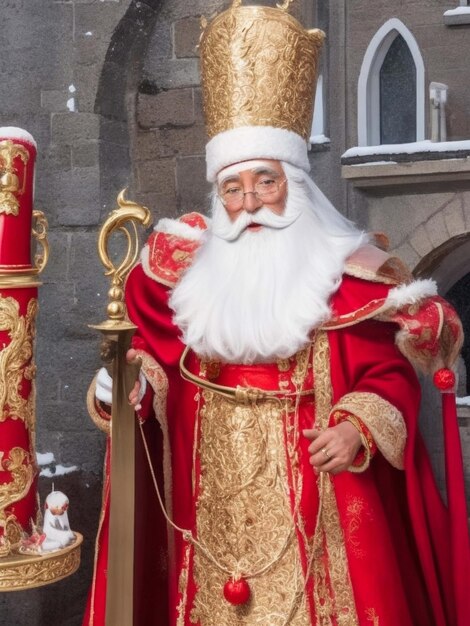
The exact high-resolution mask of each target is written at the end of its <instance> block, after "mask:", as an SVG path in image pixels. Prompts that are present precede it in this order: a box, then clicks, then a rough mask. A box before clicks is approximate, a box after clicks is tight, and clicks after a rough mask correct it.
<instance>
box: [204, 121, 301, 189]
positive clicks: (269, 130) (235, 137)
mask: <svg viewBox="0 0 470 626" xmlns="http://www.w3.org/2000/svg"><path fill="white" fill-rule="evenodd" d="M251 159H275V160H276V161H286V162H287V163H291V164H292V165H295V166H297V167H300V168H301V169H303V170H305V171H306V172H309V171H310V163H309V160H308V150H307V142H306V141H305V139H302V137H301V136H300V135H298V134H297V133H294V132H293V131H291V130H286V129H284V128H273V127H272V126H241V127H240V128H231V129H230V130H226V131H224V132H222V133H219V134H218V135H216V136H215V137H213V138H212V139H211V140H210V141H209V143H208V144H207V145H206V164H207V180H208V181H209V182H210V183H213V182H215V180H216V177H217V173H218V172H220V170H221V169H223V168H224V167H227V165H232V164H233V163H240V162H241V161H249V160H251Z"/></svg>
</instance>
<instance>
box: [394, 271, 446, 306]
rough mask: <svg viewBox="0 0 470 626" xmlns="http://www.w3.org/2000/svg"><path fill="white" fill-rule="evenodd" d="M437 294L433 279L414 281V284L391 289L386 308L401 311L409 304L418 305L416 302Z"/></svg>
mask: <svg viewBox="0 0 470 626" xmlns="http://www.w3.org/2000/svg"><path fill="white" fill-rule="evenodd" d="M436 294H437V285H436V283H435V282H434V281H433V280H432V279H431V278H427V279H426V280H414V281H413V282H412V283H409V284H406V285H400V286H399V287H394V288H393V289H390V291H389V292H388V296H387V299H386V301H385V308H387V309H388V308H396V309H399V308H401V307H403V306H406V305H408V304H416V302H419V301H420V300H423V299H424V298H428V297H430V296H435V295H436Z"/></svg>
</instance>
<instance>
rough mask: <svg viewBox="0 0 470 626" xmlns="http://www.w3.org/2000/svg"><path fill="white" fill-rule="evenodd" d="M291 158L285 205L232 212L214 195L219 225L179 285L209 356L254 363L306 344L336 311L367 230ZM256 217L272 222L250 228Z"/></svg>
mask: <svg viewBox="0 0 470 626" xmlns="http://www.w3.org/2000/svg"><path fill="white" fill-rule="evenodd" d="M282 165H283V168H284V172H285V174H286V177H287V180H288V197H287V202H286V208H285V211H284V213H283V215H282V216H278V215H275V214H273V213H272V212H271V211H270V210H269V209H266V208H262V209H260V210H258V211H256V212H255V213H254V214H248V213H245V212H244V213H243V214H242V215H240V216H239V217H238V218H237V219H236V221H235V222H231V221H230V220H229V218H228V216H227V214H226V211H225V209H224V207H223V205H222V203H221V202H220V200H219V198H218V197H217V196H215V197H214V201H213V222H212V228H211V229H210V230H209V231H208V232H207V234H206V235H205V239H204V240H203V244H202V246H201V248H200V249H199V251H198V253H197V256H196V259H195V261H194V263H193V265H192V266H191V267H190V268H189V269H188V271H187V272H186V273H185V275H184V276H183V278H182V279H181V281H180V282H179V283H178V284H177V285H176V287H175V288H174V289H173V292H172V295H171V298H170V306H171V308H172V309H173V310H174V311H175V315H174V318H173V319H174V322H175V323H176V324H177V326H178V327H179V328H180V329H181V330H182V333H183V341H184V343H185V344H186V345H188V346H190V347H191V348H192V349H193V350H194V351H195V352H196V353H197V354H199V355H201V356H204V357H209V358H217V359H220V360H222V361H225V362H230V363H246V364H250V363H255V362H269V361H273V360H276V359H277V358H286V357H288V356H291V355H292V354H294V353H295V352H297V351H298V350H300V349H301V348H303V347H304V346H305V345H306V344H307V343H308V341H309V339H310V337H311V332H312V330H313V329H314V328H315V327H317V326H318V325H319V324H321V323H322V322H324V321H325V320H327V319H328V317H329V316H330V307H329V302H328V301H329V298H330V296H331V295H332V294H333V293H334V292H335V291H336V289H337V288H338V286H339V283H340V281H341V275H342V272H343V267H344V261H345V259H346V258H347V257H348V256H349V255H350V254H351V253H352V252H353V251H354V250H356V249H357V248H358V247H359V246H360V245H361V243H363V242H364V240H365V236H364V235H363V233H361V232H359V231H358V230H356V229H355V228H354V227H353V226H352V224H351V223H350V222H348V221H347V220H346V219H345V218H344V217H343V216H341V215H340V214H339V213H338V212H337V211H336V209H334V207H333V206H332V205H331V204H330V203H329V201H328V200H327V199H326V198H325V196H323V194H322V193H321V192H320V190H319V189H318V187H316V185H314V183H313V182H312V181H311V180H310V178H309V177H308V176H307V175H306V174H305V173H304V172H303V171H302V170H299V169H298V168H295V167H293V166H291V165H289V164H286V163H283V164H282ZM251 222H254V223H262V224H264V226H263V227H262V228H261V230H259V231H256V232H254V231H250V230H245V227H246V225H247V224H249V223H251ZM240 230H241V231H242V232H241V234H240Z"/></svg>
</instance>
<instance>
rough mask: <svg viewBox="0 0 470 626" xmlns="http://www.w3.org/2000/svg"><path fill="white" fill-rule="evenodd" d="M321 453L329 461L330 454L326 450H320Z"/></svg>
mask: <svg viewBox="0 0 470 626" xmlns="http://www.w3.org/2000/svg"><path fill="white" fill-rule="evenodd" d="M321 451H322V452H323V454H324V455H325V456H326V458H327V459H330V458H331V457H330V453H329V452H328V450H327V449H326V448H322V449H321Z"/></svg>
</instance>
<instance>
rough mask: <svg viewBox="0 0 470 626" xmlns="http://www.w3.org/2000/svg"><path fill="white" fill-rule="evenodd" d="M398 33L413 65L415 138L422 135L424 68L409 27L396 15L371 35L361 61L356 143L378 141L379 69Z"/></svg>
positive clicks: (423, 127) (418, 139) (363, 144)
mask: <svg viewBox="0 0 470 626" xmlns="http://www.w3.org/2000/svg"><path fill="white" fill-rule="evenodd" d="M397 35H401V36H402V37H403V39H404V40H405V42H406V44H407V45H408V48H409V50H410V52H411V55H412V57H413V61H414V64H415V67H416V141H423V140H424V139H425V135H424V132H425V130H424V129H425V104H426V101H425V70H424V62H423V57H422V56H421V52H420V49H419V46H418V43H417V41H416V39H415V38H414V36H413V34H412V33H411V31H410V30H409V29H408V28H407V27H406V26H405V25H404V24H403V22H401V21H400V20H399V19H397V18H396V17H394V18H391V19H389V20H388V21H387V22H385V24H383V26H381V27H380V28H379V30H378V31H377V32H376V33H375V35H374V36H373V38H372V40H371V42H370V43H369V46H368V47H367V50H366V53H365V55H364V60H363V61H362V66H361V72H360V74H359V81H358V98H357V132H358V145H359V146H377V145H380V69H381V67H382V65H383V62H384V59H385V56H386V55H387V52H388V50H389V48H390V46H391V45H392V42H393V41H394V39H395V38H396V37H397Z"/></svg>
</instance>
